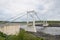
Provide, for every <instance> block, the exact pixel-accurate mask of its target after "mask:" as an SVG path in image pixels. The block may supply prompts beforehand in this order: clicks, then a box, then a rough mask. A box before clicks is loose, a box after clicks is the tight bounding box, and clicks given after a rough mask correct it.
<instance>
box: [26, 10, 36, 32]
mask: <svg viewBox="0 0 60 40" xmlns="http://www.w3.org/2000/svg"><path fill="white" fill-rule="evenodd" d="M34 13H35V11H27V29H26V30H27V31H30V32H36V27H35V15H33V14H34ZM29 14H31V16H32V19H33V20H32V25H29Z"/></svg>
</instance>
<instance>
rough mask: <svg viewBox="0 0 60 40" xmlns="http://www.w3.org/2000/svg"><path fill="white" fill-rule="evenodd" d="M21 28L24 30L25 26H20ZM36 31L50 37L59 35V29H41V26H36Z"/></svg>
mask: <svg viewBox="0 0 60 40" xmlns="http://www.w3.org/2000/svg"><path fill="white" fill-rule="evenodd" d="M20 26H21V28H23V29H25V28H26V25H20ZM36 30H37V31H39V32H40V31H41V32H44V33H46V34H51V35H60V27H45V28H44V27H41V26H36Z"/></svg>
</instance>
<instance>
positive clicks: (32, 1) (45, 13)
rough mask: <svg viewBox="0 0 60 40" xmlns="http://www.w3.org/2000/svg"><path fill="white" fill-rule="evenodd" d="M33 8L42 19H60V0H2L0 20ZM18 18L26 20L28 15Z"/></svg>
mask: <svg viewBox="0 0 60 40" xmlns="http://www.w3.org/2000/svg"><path fill="white" fill-rule="evenodd" d="M32 9H33V10H35V11H36V12H37V14H38V16H39V18H40V19H43V20H46V19H47V20H60V0H0V20H7V19H10V18H11V17H14V16H15V15H17V14H20V15H23V14H25V12H26V11H28V10H32ZM21 13H22V14H21ZM17 20H19V21H22V20H23V21H24V20H26V16H24V17H22V18H21V19H20V18H19V19H17Z"/></svg>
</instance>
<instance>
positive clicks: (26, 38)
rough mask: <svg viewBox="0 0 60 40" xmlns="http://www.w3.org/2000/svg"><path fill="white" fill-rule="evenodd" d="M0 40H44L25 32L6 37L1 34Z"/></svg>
mask: <svg viewBox="0 0 60 40" xmlns="http://www.w3.org/2000/svg"><path fill="white" fill-rule="evenodd" d="M0 40H44V39H43V38H39V37H36V36H34V35H32V34H30V33H27V32H26V31H25V30H20V32H19V33H18V34H17V35H6V34H3V33H1V35H0Z"/></svg>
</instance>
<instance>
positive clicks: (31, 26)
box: [4, 10, 48, 32]
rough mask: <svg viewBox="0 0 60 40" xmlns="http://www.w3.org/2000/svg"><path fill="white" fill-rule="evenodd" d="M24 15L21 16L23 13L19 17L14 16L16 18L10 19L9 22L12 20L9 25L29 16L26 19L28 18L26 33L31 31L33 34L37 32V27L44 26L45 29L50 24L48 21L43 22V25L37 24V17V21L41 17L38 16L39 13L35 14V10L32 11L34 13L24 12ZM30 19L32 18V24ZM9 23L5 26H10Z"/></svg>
mask: <svg viewBox="0 0 60 40" xmlns="http://www.w3.org/2000/svg"><path fill="white" fill-rule="evenodd" d="M23 13H24V14H23V15H21V14H22V13H20V14H18V15H16V16H14V17H11V18H10V19H7V20H10V21H9V23H11V22H13V21H15V20H17V19H19V18H21V17H23V16H25V15H26V16H27V17H26V18H27V20H26V22H27V24H26V25H27V26H26V29H25V30H26V31H31V32H36V26H43V27H44V28H45V26H48V23H47V21H43V23H35V21H36V19H35V18H36V17H37V19H39V20H40V18H39V16H38V13H37V12H35V11H34V10H32V11H27V12H26V13H25V12H23ZM29 17H31V18H32V23H29V22H30V19H29ZM9 23H5V25H4V26H6V25H10V24H9Z"/></svg>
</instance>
